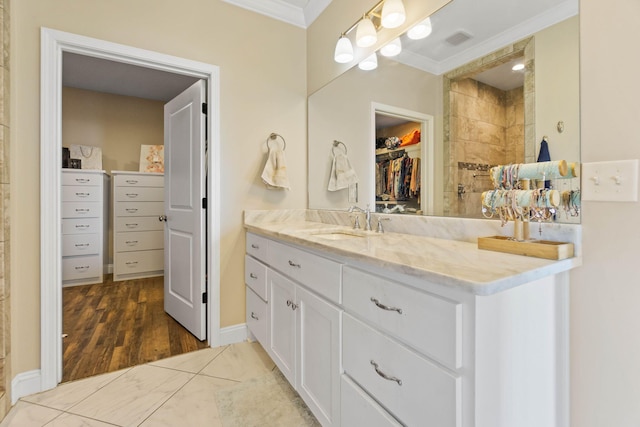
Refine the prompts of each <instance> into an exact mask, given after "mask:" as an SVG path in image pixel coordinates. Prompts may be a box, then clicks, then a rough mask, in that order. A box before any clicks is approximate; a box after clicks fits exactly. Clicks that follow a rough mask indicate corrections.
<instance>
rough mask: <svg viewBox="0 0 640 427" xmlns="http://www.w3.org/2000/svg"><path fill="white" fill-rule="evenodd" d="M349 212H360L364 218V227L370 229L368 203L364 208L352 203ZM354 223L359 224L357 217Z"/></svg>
mask: <svg viewBox="0 0 640 427" xmlns="http://www.w3.org/2000/svg"><path fill="white" fill-rule="evenodd" d="M351 212H362V213H363V214H364V218H365V223H364V229H365V230H366V231H371V210H370V209H369V205H367V208H366V209H362V208H360V207H358V206H356V205H353V206H351V207H350V208H349V213H351ZM356 224H358V225H359V222H358V221H357V217H356ZM354 228H356V226H355V225H354Z"/></svg>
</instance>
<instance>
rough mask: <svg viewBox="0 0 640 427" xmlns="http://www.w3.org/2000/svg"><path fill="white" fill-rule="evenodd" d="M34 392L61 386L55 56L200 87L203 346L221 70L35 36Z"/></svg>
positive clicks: (59, 36)
mask: <svg viewBox="0 0 640 427" xmlns="http://www.w3.org/2000/svg"><path fill="white" fill-rule="evenodd" d="M40 41H41V51H40V59H41V61H40V388H41V391H43V390H48V389H51V388H54V387H56V386H57V385H58V383H59V382H60V381H61V380H62V250H61V241H62V239H61V229H60V223H61V222H60V221H61V203H60V200H61V195H60V193H61V188H60V183H61V175H62V173H61V167H60V165H61V164H62V154H61V151H62V54H63V53H64V52H70V53H75V54H79V55H85V56H91V57H96V58H101V59H106V60H110V61H116V62H122V63H126V64H133V65H138V66H141V67H145V68H150V69H156V70H162V71H167V72H171V73H175V74H182V75H186V76H190V77H195V78H200V79H203V80H206V82H207V105H208V120H207V135H208V153H209V155H208V156H207V163H206V168H207V170H208V176H207V189H208V190H207V200H208V211H207V227H208V230H209V231H208V235H207V237H208V238H207V253H208V256H207V259H206V262H207V271H209V274H208V281H209V283H208V290H207V294H208V304H207V319H208V320H207V322H208V323H207V339H208V342H209V345H210V346H212V347H215V346H219V345H220V344H221V343H220V277H219V275H218V274H211V273H212V272H217V271H220V244H219V242H220V191H219V189H220V172H219V171H220V143H219V142H220V133H219V129H220V71H219V68H218V67H217V66H215V65H210V64H206V63H202V62H197V61H192V60H188V59H183V58H178V57H175V56H170V55H165V54H162V53H158V52H153V51H149V50H144V49H138V48H135V47H131V46H126V45H121V44H117V43H111V42H107V41H104V40H98V39H94V38H90V37H85V36H80V35H76V34H71V33H66V32H63V31H58V30H53V29H50V28H44V27H43V28H41V32H40Z"/></svg>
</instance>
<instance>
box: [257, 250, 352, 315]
mask: <svg viewBox="0 0 640 427" xmlns="http://www.w3.org/2000/svg"><path fill="white" fill-rule="evenodd" d="M267 260H268V262H267V264H269V265H270V266H272V267H273V268H275V269H276V270H278V271H280V272H282V273H284V274H286V275H287V276H289V277H291V278H293V279H294V280H297V281H299V282H300V283H303V284H304V285H305V286H306V287H308V288H309V289H311V290H312V291H314V292H316V293H318V294H320V295H322V296H324V297H325V298H328V299H329V300H331V301H333V302H335V303H338V304H339V303H340V299H341V295H340V274H341V270H342V264H340V263H337V262H335V261H332V260H329V259H326V258H322V257H320V256H318V255H314V254H312V253H309V252H305V251H303V250H300V249H297V248H294V247H291V246H287V245H283V244H281V243H278V242H274V241H273V240H269V249H268V251H267Z"/></svg>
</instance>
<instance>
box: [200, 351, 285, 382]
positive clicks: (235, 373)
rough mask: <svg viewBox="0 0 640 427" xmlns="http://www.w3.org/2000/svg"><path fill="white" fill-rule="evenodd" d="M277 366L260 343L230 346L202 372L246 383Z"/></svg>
mask: <svg viewBox="0 0 640 427" xmlns="http://www.w3.org/2000/svg"><path fill="white" fill-rule="evenodd" d="M274 367H275V364H274V363H273V361H272V360H271V359H270V358H269V356H268V355H267V353H266V352H265V351H264V350H263V348H262V347H261V346H260V344H258V343H255V342H253V343H249V342H245V343H239V344H234V345H232V346H229V347H228V348H227V349H225V350H224V351H223V352H222V353H221V354H220V356H218V357H216V358H215V359H214V360H213V361H212V362H211V363H209V364H208V365H207V366H206V367H205V368H204V369H203V370H202V371H201V373H202V374H205V375H210V376H213V377H218V378H225V379H229V380H234V381H246V380H248V379H250V378H254V377H257V376H260V375H264V374H265V373H268V372H270V371H272V370H273V368H274Z"/></svg>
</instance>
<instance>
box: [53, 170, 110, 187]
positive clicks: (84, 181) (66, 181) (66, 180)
mask: <svg viewBox="0 0 640 427" xmlns="http://www.w3.org/2000/svg"><path fill="white" fill-rule="evenodd" d="M102 180H103V175H102V173H100V174H95V173H92V174H88V173H78V172H67V171H62V185H91V186H95V185H100V184H101V183H102Z"/></svg>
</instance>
